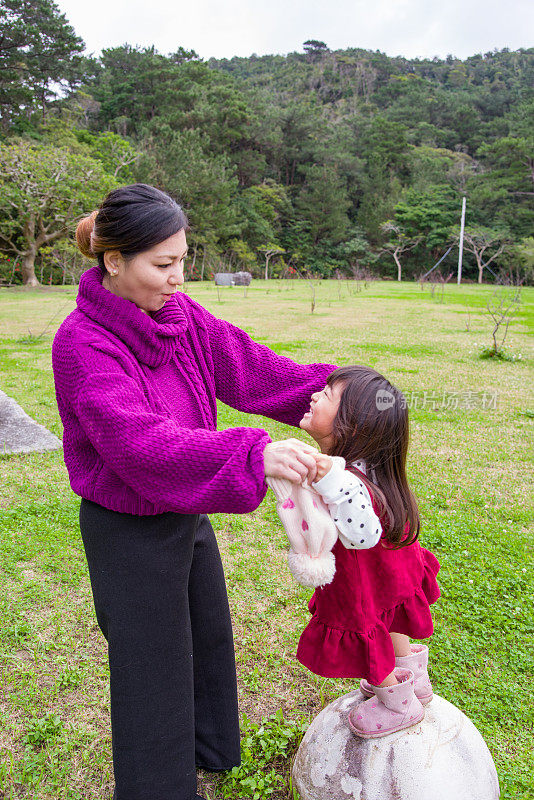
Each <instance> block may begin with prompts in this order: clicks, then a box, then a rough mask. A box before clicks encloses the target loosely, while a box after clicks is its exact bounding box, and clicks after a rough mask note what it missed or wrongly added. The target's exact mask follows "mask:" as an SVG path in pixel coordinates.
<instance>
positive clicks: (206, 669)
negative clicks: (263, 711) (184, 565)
mask: <svg viewBox="0 0 534 800" xmlns="http://www.w3.org/2000/svg"><path fill="white" fill-rule="evenodd" d="M189 607H190V614H191V627H192V633H193V668H194V684H195V733H196V763H197V765H198V766H199V767H203V768H206V769H209V770H227V769H232V767H234V766H238V765H239V764H240V762H241V754H240V741H239V738H240V737H239V715H238V707H237V678H236V667H235V655H234V640H233V634H232V622H231V619H230V609H229V607H228V596H227V593H226V584H225V581H224V573H223V567H222V563H221V557H220V554H219V548H218V546H217V541H216V538H215V534H214V532H213V528H212V526H211V523H210V521H209V518H208V517H207V515H206V514H201V515H200V517H199V523H198V527H197V531H196V536H195V548H194V554H193V563H192V565H191V572H190V575H189Z"/></svg>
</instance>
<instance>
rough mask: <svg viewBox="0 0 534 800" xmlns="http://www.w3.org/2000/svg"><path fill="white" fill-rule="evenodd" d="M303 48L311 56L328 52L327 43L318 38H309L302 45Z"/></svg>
mask: <svg viewBox="0 0 534 800" xmlns="http://www.w3.org/2000/svg"><path fill="white" fill-rule="evenodd" d="M302 48H303V50H304V52H305V53H306V54H307V55H309V56H320V55H322V54H323V53H328V47H327V46H326V44H325V43H324V42H320V41H318V39H307V40H306V41H305V42H304V44H303V45H302Z"/></svg>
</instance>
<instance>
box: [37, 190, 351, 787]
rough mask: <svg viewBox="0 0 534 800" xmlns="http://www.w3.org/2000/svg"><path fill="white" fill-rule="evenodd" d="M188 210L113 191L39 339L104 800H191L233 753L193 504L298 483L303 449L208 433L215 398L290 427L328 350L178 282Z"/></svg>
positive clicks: (247, 435)
mask: <svg viewBox="0 0 534 800" xmlns="http://www.w3.org/2000/svg"><path fill="white" fill-rule="evenodd" d="M186 230H187V220H186V217H185V215H184V213H183V211H182V210H181V208H180V206H178V205H177V204H176V203H175V202H174V201H173V200H172V199H171V198H170V197H168V196H167V195H165V194H163V193H162V192H160V191H158V190H157V189H154V188H153V187H150V186H146V185H144V184H135V185H132V186H126V187H124V188H121V189H116V190H115V191H113V192H111V193H110V194H109V195H108V196H107V197H106V198H105V199H104V201H103V203H102V205H101V207H100V209H99V210H98V212H93V214H91V216H90V217H87V218H85V219H84V220H82V221H81V222H80V223H79V225H78V228H77V231H76V237H77V241H78V245H79V247H80V249H81V251H82V252H83V253H84V254H85V255H87V256H90V257H93V258H96V259H97V261H98V265H97V266H95V267H93V268H92V269H89V270H88V271H87V272H85V273H84V274H83V275H82V277H81V280H80V287H79V293H78V298H77V308H76V310H74V311H73V312H72V313H71V314H70V315H69V316H68V317H67V318H66V319H65V321H64V322H63V324H62V325H61V327H60V328H59V330H58V332H57V335H56V337H55V339H54V345H53V350H52V360H53V368H54V378H55V383H56V396H57V401H58V406H59V411H60V415H61V419H62V422H63V426H64V438H63V447H64V457H65V464H66V466H67V469H68V472H69V478H70V482H71V486H72V488H73V490H74V492H76V493H77V494H79V495H80V496H81V497H82V501H81V506H80V528H81V534H82V539H83V543H84V547H85V553H86V556H87V562H88V566H89V575H90V579H91V586H92V591H93V598H94V604H95V611H96V617H97V620H98V624H99V626H100V629H101V630H102V633H103V634H104V636H105V637H106V639H107V642H108V654H109V665H110V695H111V730H112V748H113V765H114V771H115V784H116V788H115V797H116V800H193V799H194V798H198V797H199V795H197V794H196V769H195V765H196V766H198V767H202V768H203V769H208V770H213V771H222V770H227V769H231V768H232V767H233V766H235V765H237V764H239V763H240V748H239V725H238V709H237V687H236V672H235V660H234V649H233V639H232V628H231V622H230V615H229V609H228V599H227V594H226V587H225V583H224V576H223V571H222V565H221V560H220V556H219V551H218V548H217V544H216V541H215V536H214V533H213V529H212V527H211V524H210V521H209V519H208V517H207V514H208V513H212V512H213V513H215V512H226V513H233V514H241V513H246V512H250V511H253V510H254V509H255V508H257V507H258V505H259V504H260V503H261V501H262V500H263V498H264V496H265V494H266V491H267V484H266V482H265V478H266V476H274V477H285V478H288V479H290V480H302V479H304V478H305V477H308V479H309V480H310V481H311V480H313V479H314V477H315V472H316V463H315V458H314V457H313V455H312V453H313V452H316V448H314V447H311V446H310V445H307V444H305V443H304V442H301V441H299V440H297V439H288V440H286V441H283V442H272V440H271V438H270V437H269V435H268V434H267V433H266V431H264V430H262V429H261V428H247V427H239V428H230V429H227V430H223V431H217V405H216V398H219V399H220V400H221V401H222V402H224V403H227V404H228V405H231V406H233V407H234V408H236V409H238V410H240V411H244V412H247V413H252V414H262V415H265V416H268V417H270V418H272V419H276V420H279V421H280V422H284V423H286V424H289V425H294V426H295V427H297V426H298V424H299V420H300V419H301V418H302V415H303V413H304V411H306V410H307V409H308V408H309V404H310V397H311V394H312V393H313V392H314V391H316V390H318V389H319V388H322V387H323V386H324V383H325V379H326V377H327V375H328V374H329V373H330V372H332V370H334V369H335V368H336V367H335V365H332V364H308V365H301V364H296V363H295V362H293V361H291V360H290V359H288V358H284V357H283V356H278V355H276V354H275V353H273V352H272V351H271V350H269V348H267V347H265V346H264V345H261V344H257V343H255V342H254V341H253V340H252V339H251V338H250V337H249V336H248V335H247V334H246V333H245V332H244V331H242V330H240V329H239V328H236V327H235V326H234V325H231V324H230V323H228V322H225V321H224V320H220V319H217V318H216V317H215V316H213V315H212V314H210V313H209V312H208V311H207V310H206V309H205V308H203V307H202V306H201V305H199V304H198V303H197V302H195V301H194V300H192V299H191V298H190V297H188V296H187V295H186V294H185V293H182V292H179V293H177V292H178V287H179V286H181V285H182V284H183V281H184V278H183V261H184V258H185V255H186V252H187V242H186Z"/></svg>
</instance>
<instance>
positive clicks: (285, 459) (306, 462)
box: [263, 439, 318, 484]
mask: <svg viewBox="0 0 534 800" xmlns="http://www.w3.org/2000/svg"><path fill="white" fill-rule="evenodd" d="M317 454H318V450H317V448H316V447H313V446H312V445H310V444H306V442H301V441H300V439H283V440H282V441H281V442H269V444H267V445H266V447H265V449H264V451H263V465H264V469H265V477H266V478H267V477H271V478H286V479H287V480H289V481H293V482H294V483H302V481H303V480H304V479H305V478H308V483H310V484H311V482H312V481H314V480H316V473H317V465H316V461H315V459H316V457H317Z"/></svg>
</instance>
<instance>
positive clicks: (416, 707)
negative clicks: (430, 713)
mask: <svg viewBox="0 0 534 800" xmlns="http://www.w3.org/2000/svg"><path fill="white" fill-rule="evenodd" d="M395 677H396V678H397V680H398V681H399V683H397V684H396V685H395V686H373V691H374V694H375V696H374V697H372V698H370V699H369V700H365V702H363V703H359V704H358V705H357V706H355V707H354V708H353V709H352V711H350V712H349V717H348V723H349V728H350V729H351V731H352V732H353V733H354V734H356V736H361V737H362V739H378V738H379V737H380V736H387V735H388V734H389V733H396V732H397V731H401V730H403V729H404V728H410V727H411V726H412V725H416V724H417V723H418V722H421V720H422V719H423V717H424V715H425V709H424V708H423V706H422V705H421V703H420V701H419V700H418V699H417V697H416V696H415V692H414V679H413V672H412V671H411V669H401V668H400V667H395Z"/></svg>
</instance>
